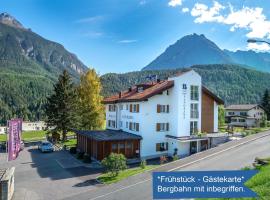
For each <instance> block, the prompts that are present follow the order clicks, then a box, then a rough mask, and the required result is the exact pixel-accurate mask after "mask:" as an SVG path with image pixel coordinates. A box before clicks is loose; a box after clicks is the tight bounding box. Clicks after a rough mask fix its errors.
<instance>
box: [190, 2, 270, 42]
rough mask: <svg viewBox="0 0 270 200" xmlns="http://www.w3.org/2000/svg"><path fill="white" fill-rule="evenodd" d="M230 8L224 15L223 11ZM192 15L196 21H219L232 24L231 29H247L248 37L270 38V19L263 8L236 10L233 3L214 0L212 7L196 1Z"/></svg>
mask: <svg viewBox="0 0 270 200" xmlns="http://www.w3.org/2000/svg"><path fill="white" fill-rule="evenodd" d="M225 10H228V11H229V13H228V14H226V15H224V14H222V13H221V11H225ZM191 15H192V16H193V17H195V20H194V22H195V23H205V22H217V23H222V24H226V25H230V26H231V27H230V31H235V30H236V29H246V30H247V31H248V33H247V34H246V36H247V37H248V38H268V39H270V21H269V20H267V18H266V16H265V15H264V14H263V8H259V7H256V8H249V7H243V8H241V9H239V10H234V7H233V6H232V5H231V4H228V6H226V7H225V6H223V5H221V4H220V3H219V2H217V1H214V4H213V6H212V7H208V6H207V5H205V4H200V3H196V4H195V5H194V7H193V9H192V10H191Z"/></svg>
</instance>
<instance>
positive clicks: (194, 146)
mask: <svg viewBox="0 0 270 200" xmlns="http://www.w3.org/2000/svg"><path fill="white" fill-rule="evenodd" d="M194 153H197V142H196V141H193V142H190V154H194Z"/></svg>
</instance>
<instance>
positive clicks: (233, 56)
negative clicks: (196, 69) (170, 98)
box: [142, 33, 270, 72]
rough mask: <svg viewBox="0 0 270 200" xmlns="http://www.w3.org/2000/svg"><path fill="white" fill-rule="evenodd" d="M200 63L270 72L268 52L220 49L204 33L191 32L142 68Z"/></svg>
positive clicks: (181, 66) (158, 68) (150, 68)
mask: <svg viewBox="0 0 270 200" xmlns="http://www.w3.org/2000/svg"><path fill="white" fill-rule="evenodd" d="M202 64H237V65H243V66H245V67H249V68H250V67H251V68H254V69H257V70H260V71H265V72H270V54H269V53H262V52H255V51H251V50H249V51H235V52H233V51H229V50H221V49H220V48H219V47H218V46H217V45H216V44H215V43H214V42H212V41H211V40H209V39H207V38H206V37H205V36H204V35H198V34H195V33H194V34H192V35H187V36H184V37H183V38H181V39H180V40H178V41H177V42H176V43H175V44H173V45H171V46H169V47H168V48H167V49H166V50H165V52H164V53H162V54H161V55H160V56H158V57H157V58H156V59H155V60H153V61H152V62H151V63H150V64H148V65H147V66H145V67H144V68H143V69H142V70H160V69H176V68H183V67H190V66H193V65H202Z"/></svg>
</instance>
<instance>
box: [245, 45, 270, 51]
mask: <svg viewBox="0 0 270 200" xmlns="http://www.w3.org/2000/svg"><path fill="white" fill-rule="evenodd" d="M247 49H251V50H258V51H269V50H270V46H269V45H268V44H265V43H262V44H258V43H248V46H247Z"/></svg>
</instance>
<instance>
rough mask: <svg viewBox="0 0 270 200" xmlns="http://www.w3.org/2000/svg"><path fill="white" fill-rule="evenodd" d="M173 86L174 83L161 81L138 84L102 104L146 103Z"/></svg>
mask: <svg viewBox="0 0 270 200" xmlns="http://www.w3.org/2000/svg"><path fill="white" fill-rule="evenodd" d="M173 86H174V81H172V80H170V81H169V80H163V81H159V82H153V83H144V84H138V85H136V86H135V87H132V88H130V90H126V91H123V92H120V93H119V94H117V95H113V96H110V97H108V98H105V99H104V100H103V103H105V104H108V103H117V102H134V101H146V100H147V99H148V98H150V97H152V96H154V95H156V94H159V93H161V92H163V91H165V90H168V89H170V88H172V87H173ZM138 87H143V88H144V89H143V91H141V92H139V91H138Z"/></svg>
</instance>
